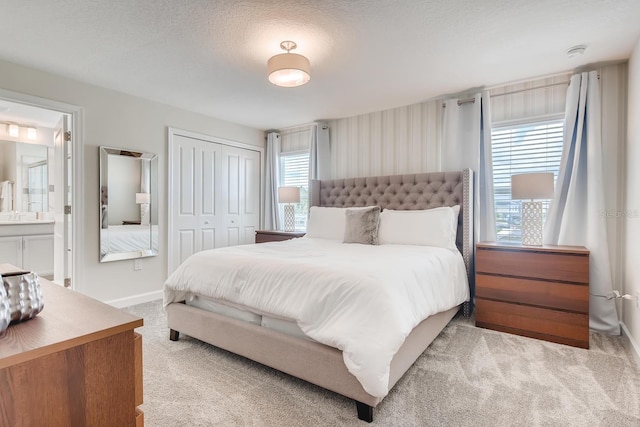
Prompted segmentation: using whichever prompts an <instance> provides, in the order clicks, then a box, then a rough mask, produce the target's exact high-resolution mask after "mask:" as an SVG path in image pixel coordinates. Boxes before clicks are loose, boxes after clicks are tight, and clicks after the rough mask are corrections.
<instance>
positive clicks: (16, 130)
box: [7, 125, 20, 138]
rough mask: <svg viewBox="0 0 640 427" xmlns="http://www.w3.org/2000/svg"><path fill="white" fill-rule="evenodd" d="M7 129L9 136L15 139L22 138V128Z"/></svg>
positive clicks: (13, 126)
mask: <svg viewBox="0 0 640 427" xmlns="http://www.w3.org/2000/svg"><path fill="white" fill-rule="evenodd" d="M7 127H8V128H9V136H12V137H14V138H17V137H18V136H20V128H19V127H18V125H8V126H7Z"/></svg>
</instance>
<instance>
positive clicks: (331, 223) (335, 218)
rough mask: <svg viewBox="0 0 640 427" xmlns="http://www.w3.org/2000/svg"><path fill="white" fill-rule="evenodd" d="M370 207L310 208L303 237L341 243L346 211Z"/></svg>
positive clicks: (345, 222) (345, 224) (345, 225)
mask: <svg viewBox="0 0 640 427" xmlns="http://www.w3.org/2000/svg"><path fill="white" fill-rule="evenodd" d="M370 207H371V206H365V207H361V208H328V207H320V206H311V208H310V209H309V220H308V221H307V232H306V234H305V237H313V238H316V239H330V240H340V241H341V242H342V240H343V239H344V232H345V229H346V228H347V216H346V215H345V212H346V210H347V209H352V210H358V209H368V208H370Z"/></svg>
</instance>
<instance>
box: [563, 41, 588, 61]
mask: <svg viewBox="0 0 640 427" xmlns="http://www.w3.org/2000/svg"><path fill="white" fill-rule="evenodd" d="M585 50H587V46H585V45H583V44H581V45H578V46H573V47H570V48H569V49H567V56H568V57H569V58H575V57H576V56H580V55H583V54H584V51H585Z"/></svg>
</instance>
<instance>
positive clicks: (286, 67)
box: [267, 53, 311, 87]
mask: <svg viewBox="0 0 640 427" xmlns="http://www.w3.org/2000/svg"><path fill="white" fill-rule="evenodd" d="M267 69H268V70H269V81H270V82H271V83H273V84H274V85H276V86H282V87H296V86H302V85H303V84H305V83H308V82H309V80H311V64H310V63H309V60H308V59H307V58H306V57H304V56H302V55H298V54H297V53H281V54H280V55H276V56H272V57H271V58H269V62H267Z"/></svg>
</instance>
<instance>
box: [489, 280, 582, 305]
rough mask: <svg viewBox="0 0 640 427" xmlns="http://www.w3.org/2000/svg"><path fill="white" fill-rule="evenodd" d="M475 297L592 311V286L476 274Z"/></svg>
mask: <svg viewBox="0 0 640 427" xmlns="http://www.w3.org/2000/svg"><path fill="white" fill-rule="evenodd" d="M476 297H478V298H486V299H491V300H499V301H507V302H513V303H517V304H528V305H534V306H540V307H547V308H554V309H560V310H567V311H575V312H578V313H584V314H588V313H589V286H588V285H586V284H584V285H577V284H568V283H557V282H546V281H541V280H534V279H523V278H518V277H503V276H488V275H484V274H477V275H476Z"/></svg>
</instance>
